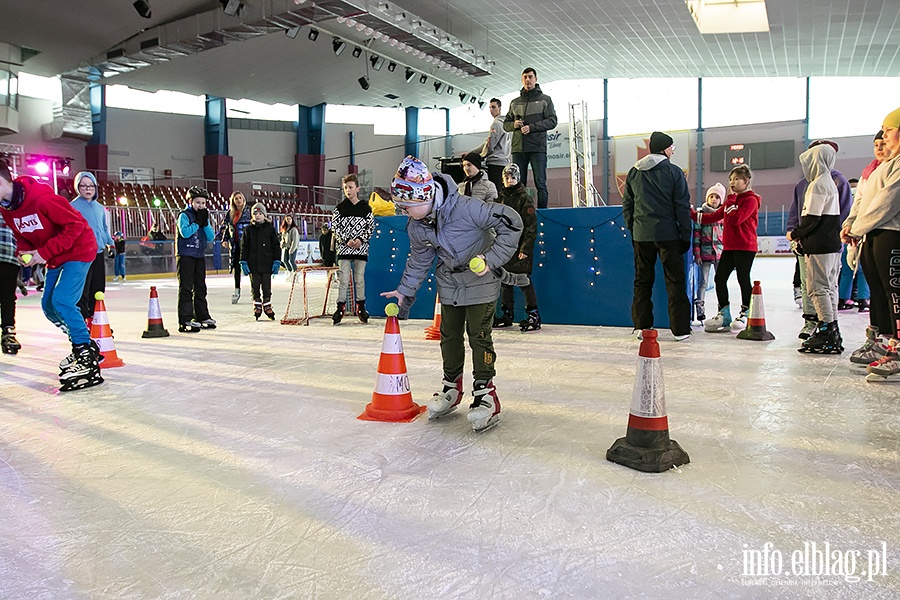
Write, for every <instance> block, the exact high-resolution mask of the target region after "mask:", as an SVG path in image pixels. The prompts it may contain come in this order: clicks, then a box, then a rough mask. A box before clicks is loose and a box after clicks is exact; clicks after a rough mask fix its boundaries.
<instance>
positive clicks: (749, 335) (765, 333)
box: [737, 281, 775, 342]
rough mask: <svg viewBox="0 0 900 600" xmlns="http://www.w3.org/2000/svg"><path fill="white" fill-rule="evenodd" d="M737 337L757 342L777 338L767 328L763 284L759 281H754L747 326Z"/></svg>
mask: <svg viewBox="0 0 900 600" xmlns="http://www.w3.org/2000/svg"><path fill="white" fill-rule="evenodd" d="M737 337H738V339H741V340H755V341H757V342H767V341H769V340H774V339H775V335H774V334H772V332H770V331H769V330H767V329H766V308H765V306H764V305H763V297H762V286H761V285H760V284H759V282H758V281H754V282H753V292H752V295H751V296H750V314H749V315H748V317H747V327H746V329H744V330H743V331H741V332H740V333H739V334H737Z"/></svg>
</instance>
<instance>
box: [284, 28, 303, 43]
mask: <svg viewBox="0 0 900 600" xmlns="http://www.w3.org/2000/svg"><path fill="white" fill-rule="evenodd" d="M299 33H300V27H299V26H298V27H291V28H290V29H286V30H285V32H284V35H286V36H288V37H289V38H291V39H292V40H293V39H296V38H297V34H299Z"/></svg>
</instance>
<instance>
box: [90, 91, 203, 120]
mask: <svg viewBox="0 0 900 600" xmlns="http://www.w3.org/2000/svg"><path fill="white" fill-rule="evenodd" d="M106 106H108V107H110V108H124V109H128V110H145V111H150V112H161V113H169V114H173V115H195V116H200V117H202V116H204V115H205V114H206V97H205V96H193V95H191V94H185V93H182V92H172V91H169V90H160V91H158V92H143V91H141V90H134V89H131V88H130V87H128V86H125V85H109V86H106Z"/></svg>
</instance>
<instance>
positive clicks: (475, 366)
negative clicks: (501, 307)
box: [441, 302, 497, 381]
mask: <svg viewBox="0 0 900 600" xmlns="http://www.w3.org/2000/svg"><path fill="white" fill-rule="evenodd" d="M493 323H494V302H489V303H487V304H474V305H472V306H448V305H446V304H441V356H442V357H443V358H444V375H445V376H446V377H447V378H448V381H453V379H454V378H456V376H457V375H460V374H461V373H462V372H463V367H465V364H466V347H465V340H464V339H463V334H468V336H469V347H471V348H472V374H473V375H474V377H475V379H484V380H487V379H492V378H493V377H494V374H495V373H496V371H495V369H494V363H495V362H496V360H497V355H496V354H495V353H494V340H493V339H491V326H492V325H493Z"/></svg>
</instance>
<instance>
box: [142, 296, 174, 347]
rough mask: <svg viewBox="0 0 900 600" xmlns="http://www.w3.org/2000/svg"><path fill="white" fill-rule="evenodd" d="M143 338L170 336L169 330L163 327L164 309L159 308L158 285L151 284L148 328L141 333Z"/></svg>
mask: <svg viewBox="0 0 900 600" xmlns="http://www.w3.org/2000/svg"><path fill="white" fill-rule="evenodd" d="M141 337H142V338H159V337H169V332H168V331H167V330H166V328H165V327H163V319H162V311H160V310H159V294H157V293H156V286H155V285H151V286H150V307H149V308H148V309H147V329H146V330H144V333H143V334H141Z"/></svg>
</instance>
